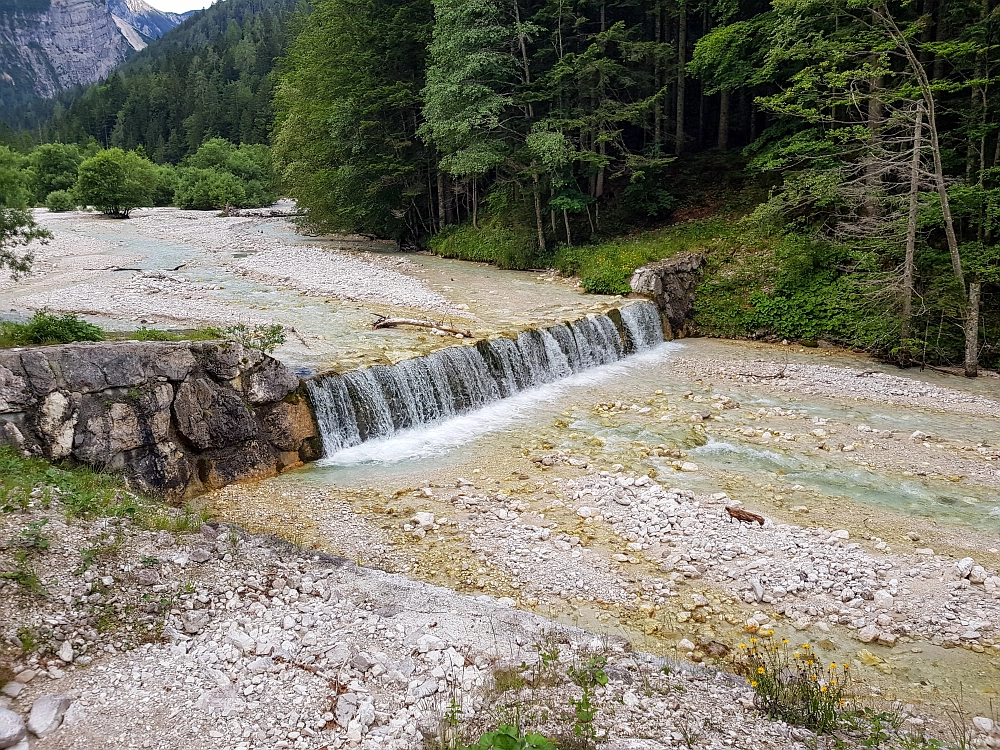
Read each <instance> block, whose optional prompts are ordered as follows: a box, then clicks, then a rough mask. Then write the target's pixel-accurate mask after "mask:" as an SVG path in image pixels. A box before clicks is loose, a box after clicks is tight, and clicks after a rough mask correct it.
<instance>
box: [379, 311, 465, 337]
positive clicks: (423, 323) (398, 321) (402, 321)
mask: <svg viewBox="0 0 1000 750" xmlns="http://www.w3.org/2000/svg"><path fill="white" fill-rule="evenodd" d="M397 326H417V327H419V328H433V329H435V330H438V331H444V332H445V333H454V334H455V335H456V336H464V337H465V338H468V339H471V338H472V331H463V330H461V329H460V328H453V327H452V326H449V325H445V324H444V323H435V322H434V321H432V320H418V319H416V318H385V317H381V316H380V317H379V319H378V320H376V321H375V322H374V323H372V328H375V329H378V328H395V327H397Z"/></svg>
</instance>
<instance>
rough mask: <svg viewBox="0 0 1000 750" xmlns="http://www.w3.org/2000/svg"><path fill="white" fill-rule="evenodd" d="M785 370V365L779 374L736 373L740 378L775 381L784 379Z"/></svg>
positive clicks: (786, 366) (786, 367)
mask: <svg viewBox="0 0 1000 750" xmlns="http://www.w3.org/2000/svg"><path fill="white" fill-rule="evenodd" d="M787 369H788V365H785V366H784V367H782V368H781V371H780V372H777V373H775V374H774V375H758V374H756V373H753V372H740V373H737V375H739V376H740V377H741V378H757V379H758V380H776V379H780V378H784V377H786V375H785V370H787Z"/></svg>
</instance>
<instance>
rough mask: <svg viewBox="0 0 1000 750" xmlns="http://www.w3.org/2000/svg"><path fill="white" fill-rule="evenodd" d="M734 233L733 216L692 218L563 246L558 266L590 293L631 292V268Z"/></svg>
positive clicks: (699, 248) (702, 247)
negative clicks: (655, 227) (625, 235)
mask: <svg viewBox="0 0 1000 750" xmlns="http://www.w3.org/2000/svg"><path fill="white" fill-rule="evenodd" d="M734 234H735V228H734V219H733V218H732V217H714V218H711V219H704V220H696V221H689V222H685V223H683V224H677V225H674V226H670V227H666V228H664V229H658V230H653V231H649V232H643V233H641V234H637V235H633V236H631V237H624V238H621V239H616V240H609V241H607V242H602V243H598V244H596V245H584V246H577V247H561V248H559V250H558V251H557V252H556V256H555V267H556V268H557V269H559V271H560V272H561V273H564V274H566V275H569V276H579V277H580V281H581V283H582V284H583V288H584V289H585V290H586V291H587V292H589V293H590V294H628V293H630V292H631V291H632V287H631V286H630V285H629V279H631V278H632V272H633V271H635V269H636V268H639V267H640V266H644V265H646V264H647V263H652V262H653V261H656V260H660V259H662V258H669V257H671V256H673V255H675V254H677V253H682V252H705V251H707V250H709V249H711V247H712V246H713V244H714V243H715V242H717V241H720V240H721V239H722V238H728V237H730V236H732V235H734Z"/></svg>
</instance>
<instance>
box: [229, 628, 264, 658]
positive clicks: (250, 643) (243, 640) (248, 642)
mask: <svg viewBox="0 0 1000 750" xmlns="http://www.w3.org/2000/svg"><path fill="white" fill-rule="evenodd" d="M226 637H227V638H228V639H229V640H230V641H232V642H233V644H234V645H235V646H236V647H237V648H238V649H239V650H240V651H242V652H243V653H244V654H248V653H250V652H251V651H253V650H254V649H256V647H257V642H256V641H255V640H254V639H253V638H251V637H250V636H249V635H247V634H246V633H244V632H243V631H242V630H240V629H239V628H237V627H235V626H234V627H232V628H230V629H229V632H228V633H226Z"/></svg>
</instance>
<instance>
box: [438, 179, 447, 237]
mask: <svg viewBox="0 0 1000 750" xmlns="http://www.w3.org/2000/svg"><path fill="white" fill-rule="evenodd" d="M437 192H438V194H437V204H438V206H437V208H438V227H439V228H440V229H444V225H445V224H446V223H447V221H446V219H445V210H444V175H443V174H441V170H438V173H437Z"/></svg>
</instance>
